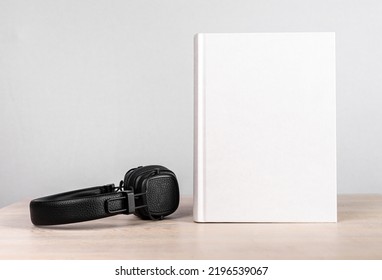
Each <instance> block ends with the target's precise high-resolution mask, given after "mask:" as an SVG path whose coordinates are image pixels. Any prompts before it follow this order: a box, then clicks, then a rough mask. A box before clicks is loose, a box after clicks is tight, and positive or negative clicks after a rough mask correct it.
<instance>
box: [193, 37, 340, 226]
mask: <svg viewBox="0 0 382 280" xmlns="http://www.w3.org/2000/svg"><path fill="white" fill-rule="evenodd" d="M335 87H336V80H335V34H334V33H326V32H325V33H253V34H251V33H248V34H247V33H243V34H197V35H196V36H195V119H194V123H195V128H194V220H195V221H196V222H336V220H337V184H336V180H337V179H336V90H335Z"/></svg>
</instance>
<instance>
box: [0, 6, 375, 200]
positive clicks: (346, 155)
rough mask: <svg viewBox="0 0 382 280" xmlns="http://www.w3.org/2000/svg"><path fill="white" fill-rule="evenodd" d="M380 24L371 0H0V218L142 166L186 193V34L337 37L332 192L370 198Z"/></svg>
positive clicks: (189, 121) (189, 97)
mask: <svg viewBox="0 0 382 280" xmlns="http://www.w3.org/2000/svg"><path fill="white" fill-rule="evenodd" d="M381 15H382V2H381V1H378V0H375V1H370V0H366V1H365V0H364V1H356V0H351V1H340V0H310V1H303V0H301V1H296V0H294V1H281V0H280V1H275V0H273V1H269V0H268V1H266V0H263V1H249V0H246V1H240V0H214V1H208V0H189V1H185V0H161V1H159V0H158V1H147V0H135V1H131V0H120V1H106V0H104V1H100V0H97V1H78V0H77V1H41V0H35V1H27V0H25V1H21V0H7V1H4V0H0V206H4V205H6V204H9V203H12V202H15V201H18V200H20V199H25V198H28V199H29V198H34V197H37V196H41V195H48V194H52V193H55V192H62V191H66V190H71V189H75V188H81V187H87V186H93V185H100V184H106V183H113V182H114V183H118V181H119V180H120V179H122V178H123V176H124V173H125V172H126V171H127V169H129V168H131V167H135V166H138V165H145V164H163V165H165V166H168V167H169V168H171V169H173V170H174V171H175V172H176V174H177V176H178V179H179V182H180V185H181V193H182V194H183V195H191V194H192V176H193V35H194V34H195V33H198V32H304V31H307V32H315V31H317V32H319V31H334V32H336V46H337V49H336V51H337V61H336V63H337V137H338V140H337V144H338V191H339V193H378V192H381V190H382V189H381V184H382V148H381V145H382V124H381V119H382V110H381V108H382V17H381ZM227 164H229V163H227Z"/></svg>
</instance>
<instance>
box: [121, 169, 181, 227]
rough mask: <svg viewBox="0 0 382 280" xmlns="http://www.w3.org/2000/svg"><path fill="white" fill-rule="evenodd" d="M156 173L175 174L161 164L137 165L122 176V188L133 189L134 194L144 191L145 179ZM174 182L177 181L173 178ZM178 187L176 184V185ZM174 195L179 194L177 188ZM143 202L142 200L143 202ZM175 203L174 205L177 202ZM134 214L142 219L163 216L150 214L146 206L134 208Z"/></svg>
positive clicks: (172, 175)
mask: <svg viewBox="0 0 382 280" xmlns="http://www.w3.org/2000/svg"><path fill="white" fill-rule="evenodd" d="M156 174H161V175H167V176H171V177H173V178H176V177H175V174H174V173H173V172H172V171H171V170H169V169H167V168H166V167H164V166H161V165H148V166H144V167H138V168H135V169H130V170H129V171H128V172H127V173H126V175H125V178H124V189H125V190H131V189H132V190H133V191H134V193H135V194H139V193H145V192H146V181H147V180H148V179H149V178H152V177H153V176H156ZM174 180H175V182H176V184H177V181H176V179H174ZM176 188H177V189H178V186H176ZM175 196H179V190H177V194H175ZM141 202H142V201H141ZM143 203H144V202H143ZM178 203H179V202H177V203H176V207H177V204H178ZM134 214H135V215H136V216H138V217H140V218H142V219H146V220H147V219H161V218H162V217H163V216H162V215H152V214H150V213H149V211H148V208H146V207H144V208H139V209H136V210H135V212H134Z"/></svg>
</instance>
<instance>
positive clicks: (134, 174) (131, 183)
mask: <svg viewBox="0 0 382 280" xmlns="http://www.w3.org/2000/svg"><path fill="white" fill-rule="evenodd" d="M155 169H159V170H168V169H167V168H166V167H164V166H161V165H147V166H144V167H143V166H139V167H137V168H133V169H130V170H129V171H127V172H126V175H125V178H124V182H123V186H124V189H125V190H129V189H132V190H134V193H137V181H138V180H137V179H139V176H142V175H143V174H145V173H147V172H149V173H150V171H153V170H155Z"/></svg>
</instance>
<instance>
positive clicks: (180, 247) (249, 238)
mask: <svg viewBox="0 0 382 280" xmlns="http://www.w3.org/2000/svg"><path fill="white" fill-rule="evenodd" d="M28 205H29V201H23V202H18V203H15V204H12V205H10V206H7V207H4V208H1V209H0V259H382V195H340V196H339V197H338V220H339V221H338V223H301V224H293V223H283V224H277V223H263V224H261V223H239V224H229V223H218V224H212V223H208V224H199V223H194V222H193V220H192V199H191V198H182V200H181V204H180V208H179V209H178V210H177V212H175V213H174V214H173V215H171V216H170V217H168V218H167V219H165V220H162V221H158V222H152V221H142V220H139V219H138V218H136V217H134V216H133V215H129V216H126V215H117V216H114V217H109V218H106V219H100V220H95V221H89V222H84V223H78V224H69V225H62V226H51V227H35V226H33V225H32V224H31V222H30V219H29V206H28Z"/></svg>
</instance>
